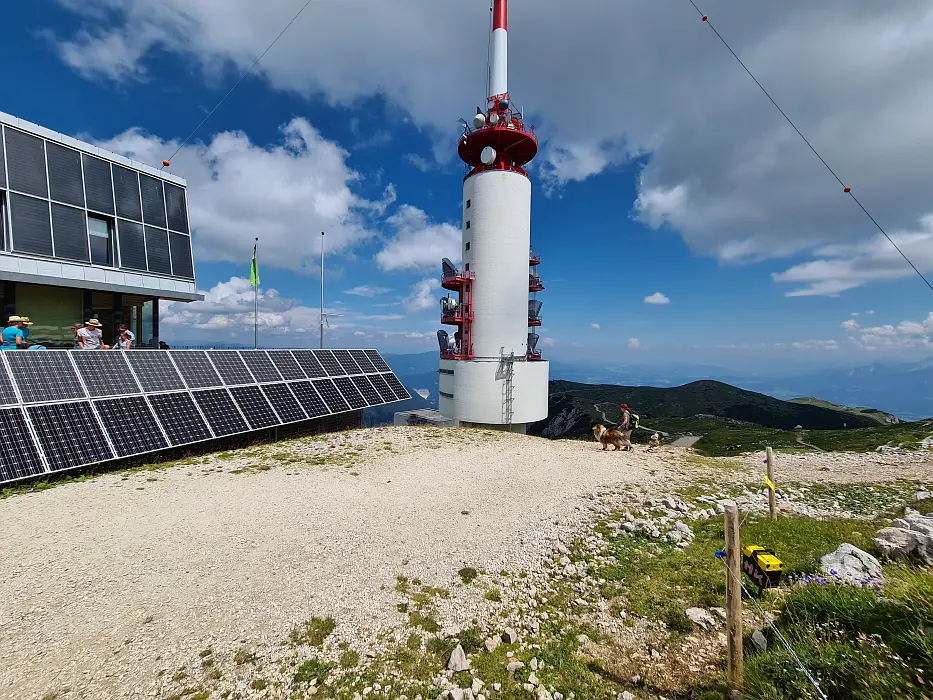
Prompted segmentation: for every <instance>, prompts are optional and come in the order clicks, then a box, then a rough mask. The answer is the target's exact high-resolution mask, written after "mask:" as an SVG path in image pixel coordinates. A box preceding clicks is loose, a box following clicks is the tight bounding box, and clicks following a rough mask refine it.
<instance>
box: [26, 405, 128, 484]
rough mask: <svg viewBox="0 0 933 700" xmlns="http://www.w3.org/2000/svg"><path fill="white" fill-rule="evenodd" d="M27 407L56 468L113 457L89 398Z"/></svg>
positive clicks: (66, 467)
mask: <svg viewBox="0 0 933 700" xmlns="http://www.w3.org/2000/svg"><path fill="white" fill-rule="evenodd" d="M26 410H27V411H28V412H29V419H30V421H31V422H32V426H33V428H35V430H36V434H37V435H38V436H39V444H41V445H42V451H43V452H44V453H45V459H46V461H47V462H48V465H49V469H51V470H52V471H58V470H59V469H68V468H69V467H78V466H81V465H84V464H93V463H94V462H103V461H105V460H108V459H113V456H114V455H113V452H111V451H110V445H108V444H107V438H106V437H105V436H104V431H103V430H101V429H100V425H99V424H98V422H97V418H96V417H95V416H94V411H93V410H92V409H91V404H90V403H89V402H87V401H77V402H74V403H59V404H47V405H44V406H29V407H28V408H27V409H26Z"/></svg>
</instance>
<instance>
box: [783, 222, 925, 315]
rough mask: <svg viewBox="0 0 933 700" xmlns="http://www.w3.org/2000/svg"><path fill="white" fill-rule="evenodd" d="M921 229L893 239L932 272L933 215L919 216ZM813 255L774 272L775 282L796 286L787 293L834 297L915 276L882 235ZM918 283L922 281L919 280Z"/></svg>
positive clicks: (829, 247) (869, 312)
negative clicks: (856, 289) (866, 285)
mask: <svg viewBox="0 0 933 700" xmlns="http://www.w3.org/2000/svg"><path fill="white" fill-rule="evenodd" d="M920 228H921V231H920V232H914V233H911V232H903V231H902V232H897V233H893V234H891V238H892V239H893V240H894V242H895V243H897V246H898V248H900V249H901V250H902V251H904V254H905V255H907V257H908V258H910V259H911V261H912V262H913V263H914V265H916V266H917V268H918V269H919V270H920V271H921V272H925V273H929V272H931V271H933V214H927V215H926V216H923V217H921V218H920ZM814 255H815V256H816V257H817V258H818V259H816V260H811V261H809V262H805V263H801V264H799V265H794V266H793V267H791V268H789V269H787V270H785V271H784V272H781V273H773V274H772V275H771V276H772V277H773V278H774V280H775V281H776V282H790V283H793V284H795V285H797V286H796V287H795V288H794V289H791V290H790V291H789V292H786V296H789V297H797V296H815V295H826V296H833V295H837V294H839V293H840V292H844V291H846V290H848V289H854V288H856V287H861V286H863V285H865V284H868V283H870V282H875V281H880V280H896V279H902V278H905V277H911V276H914V275H916V272H914V270H912V269H911V268H910V266H909V265H908V264H907V263H906V262H905V260H904V258H903V257H902V256H901V254H900V253H898V252H897V250H895V248H894V246H892V245H891V243H890V242H889V241H888V240H887V239H886V238H885V237H884V236H882V235H881V234H878V235H877V236H873V237H872V238H870V239H868V240H864V241H861V242H859V243H852V244H836V245H830V246H824V247H823V248H820V249H818V250H816V251H815V252H814ZM928 279H929V277H928ZM917 283H918V284H923V282H922V281H921V280H919V279H918V280H917ZM800 285H803V286H800ZM865 313H866V314H867V315H871V314H872V313H874V312H873V311H866V312H865Z"/></svg>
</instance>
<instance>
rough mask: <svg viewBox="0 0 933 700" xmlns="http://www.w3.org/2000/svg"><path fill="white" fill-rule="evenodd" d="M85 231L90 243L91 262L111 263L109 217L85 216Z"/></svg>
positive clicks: (111, 226) (110, 225) (111, 230)
mask: <svg viewBox="0 0 933 700" xmlns="http://www.w3.org/2000/svg"><path fill="white" fill-rule="evenodd" d="M87 232H88V238H89V240H90V244H91V262H92V263H94V264H95V265H113V224H112V223H111V222H110V220H109V219H104V218H102V217H97V216H88V217H87Z"/></svg>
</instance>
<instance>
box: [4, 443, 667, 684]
mask: <svg viewBox="0 0 933 700" xmlns="http://www.w3.org/2000/svg"><path fill="white" fill-rule="evenodd" d="M335 440H336V441H337V442H339V443H340V444H334V445H330V446H326V447H325V445H327V443H313V444H310V445H306V444H301V443H292V444H291V446H290V447H289V448H288V449H289V451H292V452H297V453H299V454H302V455H303V456H307V455H320V454H327V453H329V454H332V455H348V456H349V457H348V459H349V462H348V463H347V465H346V466H342V465H340V464H333V463H331V464H323V465H309V464H305V463H293V464H288V463H284V462H282V461H280V459H279V460H277V459H273V458H271V455H281V454H282V453H283V452H284V451H285V449H286V448H283V446H282V445H273V446H269V447H267V448H264V449H265V450H266V457H267V458H263V457H259V456H251V457H246V458H244V457H233V458H228V459H226V460H219V459H216V460H213V461H212V462H211V463H210V464H208V465H200V464H198V465H195V466H180V467H173V468H171V469H166V470H162V471H156V472H146V471H142V472H134V473H130V474H109V475H105V476H100V477H97V478H95V479H93V480H91V481H86V482H81V483H70V484H63V485H60V486H57V487H56V488H54V489H51V490H48V491H44V492H39V493H32V494H27V495H24V496H15V497H11V498H9V499H7V500H5V501H2V502H0V531H2V532H3V533H4V536H3V550H4V551H3V560H4V565H3V567H2V571H0V600H2V601H3V604H2V606H0V696H2V697H4V698H17V699H21V698H33V697H36V698H41V697H42V696H43V695H44V694H45V693H58V698H59V700H62V699H63V698H73V697H75V698H77V697H80V698H112V697H120V698H142V697H160V696H162V695H163V691H165V687H166V680H167V679H168V677H170V676H171V675H172V672H173V670H174V669H177V668H179V667H180V666H181V665H183V664H185V663H187V662H189V661H190V660H191V658H192V657H196V655H197V653H198V651H200V650H201V649H204V648H206V647H208V646H211V645H212V644H214V643H216V642H217V641H218V640H222V641H227V642H231V643H232V642H236V643H246V644H248V645H250V646H252V647H262V646H263V645H276V644H278V643H279V642H280V641H281V640H283V639H285V638H287V636H288V632H289V631H290V630H291V629H292V628H293V627H294V626H295V625H296V624H298V623H300V622H301V621H303V620H306V619H309V618H311V617H312V616H315V615H318V616H327V615H330V616H333V617H334V618H335V619H336V621H337V626H338V633H340V634H341V636H342V637H343V638H344V639H347V640H352V642H353V645H354V647H356V648H364V649H365V648H366V646H367V644H369V643H371V642H372V643H374V640H375V636H376V633H377V631H379V630H384V629H387V628H390V627H392V626H399V625H400V623H401V622H402V621H403V616H402V615H401V614H400V613H399V612H397V611H396V609H395V605H396V603H397V602H398V595H397V594H396V592H395V590H394V587H395V583H396V577H397V576H399V575H404V576H408V577H418V578H421V579H422V580H423V581H424V582H425V583H426V584H431V585H435V586H445V587H450V588H452V589H453V588H454V587H455V584H456V582H457V581H458V579H457V574H456V572H457V570H458V569H460V568H461V567H463V566H473V567H476V568H479V569H483V568H485V569H489V570H494V571H498V570H500V569H508V570H512V571H518V570H521V569H523V568H527V567H529V566H532V565H535V564H537V562H538V560H539V559H540V557H541V554H542V553H543V552H544V550H545V549H546V548H547V546H548V544H549V543H550V540H551V538H552V537H553V536H555V535H556V534H557V532H558V530H560V529H561V526H563V527H565V528H566V527H573V526H574V525H575V523H577V522H578V521H579V520H580V519H582V517H583V515H584V511H583V510H576V509H575V505H578V504H579V502H580V501H578V500H577V499H578V498H579V497H580V496H581V495H584V494H587V493H592V492H593V491H594V490H595V489H597V488H600V487H601V486H614V485H618V484H620V483H631V484H633V485H634V484H640V485H648V483H649V482H650V481H651V479H650V477H648V475H647V472H646V467H656V468H658V469H664V465H663V463H662V462H661V461H660V460H658V459H657V457H655V456H654V455H648V454H645V453H644V452H635V453H616V454H612V453H610V452H605V453H604V452H601V451H600V450H599V449H598V446H597V445H596V444H594V443H586V442H549V441H547V440H544V439H539V438H531V437H523V436H514V435H506V434H497V433H491V432H476V431H449V430H447V431H440V430H436V429H412V428H383V429H377V430H363V431H357V432H354V433H350V434H346V435H345V437H342V438H336V439H335ZM354 446H357V447H362V448H363V449H364V451H362V452H357V451H355V450H354ZM390 450H391V451H390ZM338 461H339V458H338ZM262 463H269V464H275V466H273V468H272V469H270V470H268V471H259V472H249V473H240V474H230V473H229V472H230V471H231V470H233V469H236V468H238V467H242V466H243V465H244V464H254V465H255V464H262ZM218 468H219V469H221V470H222V471H223V473H218V471H215V470H216V469H218ZM353 473H358V474H359V475H358V476H354V475H353ZM153 478H154V479H157V480H156V481H150V479H153ZM140 488H141V489H142V490H138V489H140ZM463 511H468V512H469V514H468V515H463V514H462V512H463ZM555 521H557V522H559V523H561V526H558V525H557V524H555ZM451 597H452V599H455V598H456V591H453V592H452V596H451ZM466 616H467V617H469V611H466ZM160 670H162V671H163V673H162V675H161V676H160V675H159V671H160ZM65 689H68V690H67V691H66V690H65ZM165 692H167V691H165Z"/></svg>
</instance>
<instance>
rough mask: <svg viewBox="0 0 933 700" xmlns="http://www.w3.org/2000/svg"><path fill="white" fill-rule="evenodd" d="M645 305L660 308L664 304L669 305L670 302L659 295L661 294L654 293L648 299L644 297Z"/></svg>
mask: <svg viewBox="0 0 933 700" xmlns="http://www.w3.org/2000/svg"><path fill="white" fill-rule="evenodd" d="M645 303H646V304H657V305H659V306H660V305H664V304H670V303H671V300H670V299H668V298H667V297H666V296H664V295H663V294H661V292H655V293H654V294H652V295H651V296H650V297H645Z"/></svg>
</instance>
